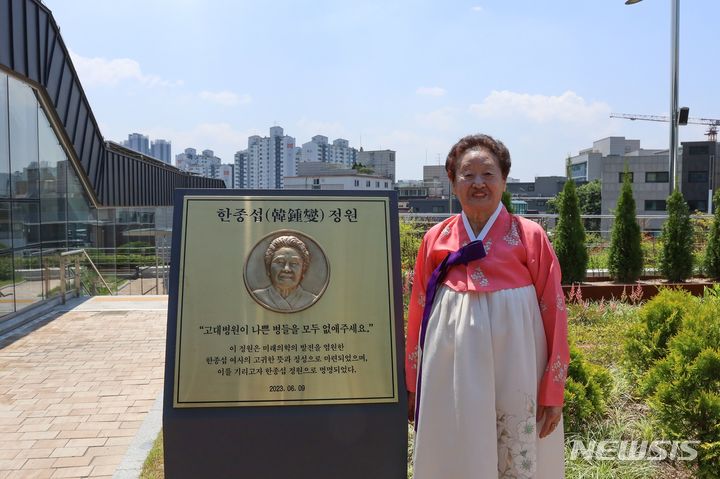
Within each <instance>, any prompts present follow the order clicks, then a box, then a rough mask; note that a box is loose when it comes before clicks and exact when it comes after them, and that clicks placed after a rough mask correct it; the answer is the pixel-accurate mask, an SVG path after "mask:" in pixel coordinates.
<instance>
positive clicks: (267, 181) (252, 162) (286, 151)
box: [236, 126, 299, 189]
mask: <svg viewBox="0 0 720 479" xmlns="http://www.w3.org/2000/svg"><path fill="white" fill-rule="evenodd" d="M298 152H299V148H298V147H296V146H295V138H293V137H291V136H287V135H285V134H284V132H283V129H282V128H281V127H279V126H274V127H272V128H270V136H269V137H268V136H266V137H261V136H258V135H254V136H251V137H249V138H248V148H247V150H246V158H245V159H244V160H243V159H242V155H241V160H242V161H244V164H243V165H242V170H241V172H239V173H238V176H239V177H242V180H243V181H242V183H239V184H237V185H236V186H237V187H238V188H255V189H282V187H283V184H284V180H283V178H284V177H286V176H294V175H295V165H296V162H297V156H298ZM236 161H238V155H236Z"/></svg>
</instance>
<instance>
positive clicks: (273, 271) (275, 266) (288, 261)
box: [270, 247, 303, 289]
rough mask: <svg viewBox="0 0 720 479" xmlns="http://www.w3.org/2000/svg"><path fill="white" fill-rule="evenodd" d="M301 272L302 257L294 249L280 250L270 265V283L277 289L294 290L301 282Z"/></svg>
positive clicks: (276, 252)
mask: <svg viewBox="0 0 720 479" xmlns="http://www.w3.org/2000/svg"><path fill="white" fill-rule="evenodd" d="M302 270H303V257H302V255H301V254H300V253H299V252H298V251H296V250H295V249H294V248H288V247H283V248H280V249H278V250H277V251H275V254H273V257H272V262H271V263H270V281H272V283H273V285H275V287H277V288H282V289H294V288H296V287H297V285H299V284H300V280H302Z"/></svg>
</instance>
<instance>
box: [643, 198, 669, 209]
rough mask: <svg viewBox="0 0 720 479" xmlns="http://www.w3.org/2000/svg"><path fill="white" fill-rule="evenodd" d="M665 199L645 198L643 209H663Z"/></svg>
mask: <svg viewBox="0 0 720 479" xmlns="http://www.w3.org/2000/svg"><path fill="white" fill-rule="evenodd" d="M666 209H667V206H666V205H665V200H645V211H665V210H666Z"/></svg>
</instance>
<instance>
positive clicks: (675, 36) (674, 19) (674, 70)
mask: <svg viewBox="0 0 720 479" xmlns="http://www.w3.org/2000/svg"><path fill="white" fill-rule="evenodd" d="M641 1H642V0H626V1H625V5H632V4H634V3H639V2H641ZM671 10H672V11H671V29H672V36H671V37H670V147H669V149H668V156H669V157H670V161H669V165H668V171H669V173H668V180H669V183H670V193H672V192H673V190H674V189H675V174H676V165H677V151H678V83H679V81H678V80H679V77H680V75H679V72H678V57H679V50H680V40H679V37H680V35H679V33H680V0H671Z"/></svg>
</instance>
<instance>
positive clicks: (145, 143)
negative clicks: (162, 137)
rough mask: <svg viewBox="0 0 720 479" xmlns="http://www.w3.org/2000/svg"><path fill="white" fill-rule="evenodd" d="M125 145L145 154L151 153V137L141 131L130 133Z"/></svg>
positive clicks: (124, 142)
mask: <svg viewBox="0 0 720 479" xmlns="http://www.w3.org/2000/svg"><path fill="white" fill-rule="evenodd" d="M123 146H125V147H127V148H130V149H131V150H135V151H137V152H138V153H142V154H143V155H150V139H149V138H148V137H147V136H145V135H143V134H141V133H130V134H129V135H128V139H127V141H123Z"/></svg>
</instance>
